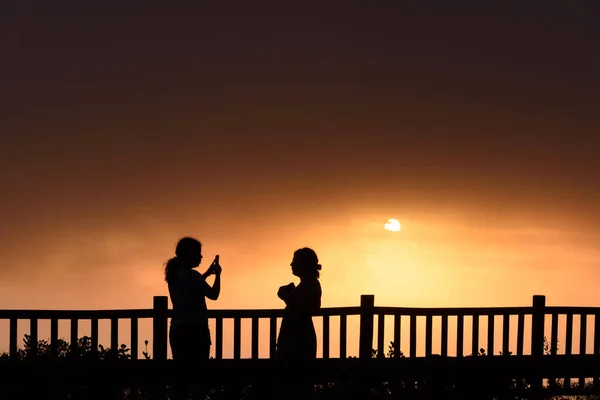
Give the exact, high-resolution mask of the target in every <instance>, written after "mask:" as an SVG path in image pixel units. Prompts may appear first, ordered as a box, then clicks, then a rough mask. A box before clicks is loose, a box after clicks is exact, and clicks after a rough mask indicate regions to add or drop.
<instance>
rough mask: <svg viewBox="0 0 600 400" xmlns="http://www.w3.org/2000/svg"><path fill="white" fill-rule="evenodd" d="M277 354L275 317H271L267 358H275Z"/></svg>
mask: <svg viewBox="0 0 600 400" xmlns="http://www.w3.org/2000/svg"><path fill="white" fill-rule="evenodd" d="M276 352H277V317H271V318H270V322H269V357H270V358H275V353H276Z"/></svg>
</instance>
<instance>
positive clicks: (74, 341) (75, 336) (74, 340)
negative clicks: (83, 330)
mask: <svg viewBox="0 0 600 400" xmlns="http://www.w3.org/2000/svg"><path fill="white" fill-rule="evenodd" d="M78 330H79V320H78V319H77V318H71V355H72V356H73V357H74V356H76V355H77V354H78V349H79V347H78V340H79V333H78Z"/></svg>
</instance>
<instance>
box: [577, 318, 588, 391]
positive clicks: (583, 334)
mask: <svg viewBox="0 0 600 400" xmlns="http://www.w3.org/2000/svg"><path fill="white" fill-rule="evenodd" d="M580 317H581V319H580V320H579V354H580V355H585V354H586V345H587V343H586V341H587V314H584V313H582V314H580ZM584 386H585V376H580V377H579V387H580V388H583V387H584Z"/></svg>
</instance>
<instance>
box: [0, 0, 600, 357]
mask: <svg viewBox="0 0 600 400" xmlns="http://www.w3.org/2000/svg"><path fill="white" fill-rule="evenodd" d="M387 3H389V4H388V5H385V6H384V5H381V7H380V6H379V5H378V6H377V7H367V9H364V10H363V9H360V10H359V9H358V8H357V9H353V8H352V6H350V5H349V6H348V7H349V9H348V10H347V12H348V16H344V18H338V17H339V15H340V11H339V10H338V9H332V10H331V17H327V18H320V17H319V18H317V17H314V15H313V14H310V13H308V14H307V15H300V14H295V13H290V15H286V16H285V17H284V16H280V17H266V15H267V14H268V13H265V14H260V15H258V13H257V15H255V16H252V17H249V16H248V15H246V14H244V13H242V12H238V13H237V14H236V15H237V16H234V15H232V16H228V17H227V18H221V19H217V18H216V17H215V18H213V17H212V16H211V14H209V13H208V11H206V12H205V11H204V9H203V10H202V11H199V10H196V12H195V13H192V12H190V13H189V14H186V13H183V14H182V15H189V16H190V17H189V18H183V17H182V18H175V17H172V18H171V17H164V16H163V11H161V10H158V9H157V10H154V11H152V10H150V9H148V14H147V15H148V16H147V17H141V16H140V17H139V18H132V19H131V20H128V19H125V18H117V17H116V16H115V17H114V18H113V17H109V16H106V17H102V18H100V17H91V16H90V17H89V18H88V19H83V17H82V19H79V18H74V19H72V20H71V19H67V18H66V17H65V18H62V17H61V18H58V17H56V18H50V17H48V18H42V17H40V18H39V20H38V19H19V18H17V17H15V20H14V21H13V22H12V23H8V22H7V23H6V24H4V23H3V24H2V26H3V29H6V31H7V34H6V35H2V37H3V38H2V39H0V41H1V43H0V44H1V45H2V46H1V47H0V48H1V49H2V52H3V59H4V60H5V62H4V61H3V64H2V67H1V68H2V74H0V80H2V81H1V82H0V88H2V94H1V95H0V96H1V103H0V110H2V111H1V112H2V118H0V187H1V188H2V196H1V198H0V225H1V226H2V240H0V255H1V257H2V258H1V260H2V266H1V267H0V309H137V308H142V309H146V308H151V307H152V299H153V296H159V295H161V296H162V295H167V294H168V290H167V285H166V282H165V280H164V265H165V262H166V261H167V260H168V259H169V258H170V257H172V256H173V255H174V250H175V244H176V243H177V241H178V239H179V238H181V237H183V236H193V237H196V238H198V239H199V240H200V241H201V242H202V244H203V247H202V251H203V255H204V260H203V262H202V263H201V264H200V266H199V268H198V269H199V271H200V272H204V271H205V270H206V269H207V268H208V267H209V265H210V261H211V260H212V259H213V258H214V256H215V255H216V254H219V255H220V263H221V265H222V268H223V272H222V290H221V294H220V297H219V299H218V301H216V302H213V301H207V303H208V307H209V309H282V308H283V307H284V303H283V302H282V301H281V300H280V299H279V298H278V297H277V295H276V294H277V290H278V287H279V286H281V285H284V284H288V283H289V282H295V283H298V278H297V277H295V276H293V275H292V273H291V268H290V262H291V260H292V256H293V253H294V251H295V250H296V249H299V248H301V247H305V246H307V247H311V248H313V249H314V250H315V251H316V253H317V255H318V258H319V263H320V264H321V265H322V270H321V271H320V273H321V277H320V281H321V285H322V290H323V295H322V306H323V307H342V306H356V305H358V304H359V302H360V296H361V295H362V294H373V295H375V304H376V305H386V306H405V307H459V306H463V307H467V306H468V307H478V306H522V305H524V306H528V305H530V304H531V299H532V296H533V295H535V294H541V295H546V296H547V302H548V304H553V305H556V304H560V305H581V306H586V305H590V306H597V305H598V303H599V302H600V298H599V296H598V282H600V175H599V174H598V171H600V157H598V154H600V140H598V132H600V114H599V113H598V110H599V109H600V98H599V97H598V93H600V91H598V87H597V85H595V84H594V82H597V80H598V75H597V74H598V70H597V68H596V66H597V65H598V63H597V62H596V61H594V60H595V59H592V57H597V55H598V54H599V53H598V51H597V49H596V47H597V40H595V39H594V37H593V35H590V34H589V32H588V28H589V30H592V29H596V28H595V27H596V25H598V24H595V23H593V21H592V23H590V24H585V23H582V22H577V21H575V20H576V19H577V18H580V17H579V16H575V14H573V16H572V18H573V21H572V23H571V22H565V23H564V25H561V24H562V23H561V24H559V23H558V22H556V21H554V20H553V19H552V18H550V17H549V19H548V20H544V21H541V22H540V23H539V24H537V23H536V24H533V23H531V19H530V18H531V17H529V16H523V15H526V14H523V15H521V14H519V13H512V12H510V13H508V12H507V13H506V15H507V17H506V18H508V19H510V21H505V20H500V17H498V15H500V14H499V13H491V14H490V15H489V18H488V17H485V18H484V17H482V16H481V15H474V16H465V15H462V14H460V15H459V14H457V15H456V16H450V14H448V12H450V10H447V12H440V13H439V15H438V14H435V13H432V12H430V11H429V10H426V9H425V8H424V9H423V10H422V11H421V12H416V11H415V13H414V15H412V14H410V13H409V12H408V11H407V12H404V11H402V12H400V11H399V9H398V8H397V7H400V3H401V2H387ZM387 3H386V4H387ZM148 7H149V8H151V7H152V6H151V5H148ZM215 7H216V6H215ZM548 7H549V6H548ZM565 8H568V7H567V6H565ZM519 10H521V9H519ZM221 11H223V10H221ZM152 12H154V14H152ZM223 12H224V11H223ZM236 12H237V11H236ZM215 13H217V12H216V11H215ZM565 13H567V11H564V10H562V9H561V11H560V13H558V14H556V15H557V17H556V19H557V20H558V19H560V18H563V17H564V18H566V16H565ZM175 14H176V13H173V15H175ZM238 14H239V15H238ZM409 14H410V15H409ZM534 14H535V13H534ZM581 14H582V15H583V14H585V13H581ZM90 15H92V14H90ZM115 15H116V14H115ZM145 15H146V14H145ZM152 15H154V16H153V17H152ZM344 15H345V14H344ZM532 15H533V14H532ZM578 15H579V14H578ZM509 16H510V18H509ZM559 16H560V18H559ZM32 18H33V17H32ZM36 18H37V17H36ZM103 18H106V19H103ZM581 18H586V17H585V16H581ZM109 20H110V21H109ZM113 20H114V21H113ZM32 21H33V22H32ZM157 21H160V23H158V22H157ZM217 21H220V22H217ZM561 21H562V20H561ZM457 26H458V27H460V29H458V28H457ZM357 27H360V29H358V28H357ZM271 29H273V30H275V29H277V30H278V33H277V34H274V33H272V32H271ZM279 30H281V32H279ZM72 32H78V33H77V34H76V35H75V34H73V33H72ZM214 32H218V34H215V33H214ZM473 32H476V33H473ZM391 217H393V218H391ZM396 218H397V219H396ZM209 279H210V280H211V283H212V279H213V278H212V277H211V278H209ZM352 321H354V320H352ZM352 321H350V320H349V322H348V324H349V325H348V327H349V329H350V328H351V327H352V326H354V327H356V324H355V322H356V321H354V322H352ZM125 322H126V321H123V323H125ZM146 322H148V321H144V322H143V323H142V322H140V340H141V342H142V343H143V340H144V339H145V338H146V337H147V336H148V334H149V332H151V324H150V323H148V324H147V325H144V324H145V323H146ZM26 323H27V321H20V322H19V334H20V335H21V334H23V333H24V332H26V329H27V325H26ZM245 323H246V322H244V324H245ZM319 323H320V322H319ZM419 323H421V322H419ZM437 323H438V322H436V324H437ZM81 324H82V325H81V328H80V331H81V332H82V333H85V332H86V330H89V327H88V325H86V324H87V322H85V321H81ZM316 324H317V325H318V323H316ZM352 324H355V325H352ZM334 325H335V324H334V323H333V322H332V331H331V337H332V338H336V339H335V340H334V341H333V342H332V343H334V344H332V346H335V343H337V340H338V339H337V337H339V336H336V333H335V331H334V329H337V328H335V327H334ZM48 326H49V325H45V322H44V323H40V338H43V337H47V336H48V332H49V327H48ZM436 326H438V325H436ZM103 327H104V328H103ZM60 329H61V335H63V333H64V336H68V330H67V328H65V326H64V325H63V324H62V321H61V325H60ZM103 329H104V331H103ZM127 329H129V328H127V327H124V328H123V330H121V331H120V333H119V335H122V339H123V340H124V341H127V340H128V336H127ZM229 329H230V328H229V327H228V325H227V326H225V327H224V331H225V334H226V335H230V336H226V340H230V339H231V332H230V330H229ZM243 329H249V328H248V327H247V326H246V325H244V328H243ZM261 329H268V327H265V328H263V327H262V325H261ZM317 329H318V326H317ZM436 329H438V328H436ZM482 329H483V325H482ZM100 330H101V332H103V333H102V335H109V330H106V328H105V325H101V329H100ZM349 335H354V336H352V340H351V339H348V340H349V341H348V343H349V346H350V343H351V344H352V346H354V345H355V344H356V343H355V342H356V340H357V339H356V337H357V332H356V331H351V332H349ZM386 338H387V336H386ZM355 339H356V340H355ZM20 340H21V339H20V338H19V341H20ZM243 340H246V338H244V339H243ZM261 340H263V339H261ZM265 340H267V339H265ZM332 340H333V339H332ZM261 343H263V342H261ZM243 346H246V347H244V350H243V351H244V352H246V351H247V349H248V347H247V344H246V345H243ZM261 346H262V344H261ZM265 346H267V347H268V345H265ZM6 347H8V321H0V351H2V350H3V349H5V348H6ZM140 349H141V350H143V345H140ZM212 351H214V349H213V350H212ZM225 351H226V352H228V351H230V349H226V350H225ZM262 351H263V350H262V349H261V352H262ZM319 351H320V350H319ZM332 354H333V350H332Z"/></svg>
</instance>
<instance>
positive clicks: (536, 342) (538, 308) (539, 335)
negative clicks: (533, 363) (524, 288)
mask: <svg viewBox="0 0 600 400" xmlns="http://www.w3.org/2000/svg"><path fill="white" fill-rule="evenodd" d="M545 319H546V296H533V313H532V318H531V355H533V356H541V355H543V354H544V322H545Z"/></svg>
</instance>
